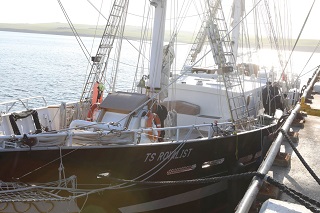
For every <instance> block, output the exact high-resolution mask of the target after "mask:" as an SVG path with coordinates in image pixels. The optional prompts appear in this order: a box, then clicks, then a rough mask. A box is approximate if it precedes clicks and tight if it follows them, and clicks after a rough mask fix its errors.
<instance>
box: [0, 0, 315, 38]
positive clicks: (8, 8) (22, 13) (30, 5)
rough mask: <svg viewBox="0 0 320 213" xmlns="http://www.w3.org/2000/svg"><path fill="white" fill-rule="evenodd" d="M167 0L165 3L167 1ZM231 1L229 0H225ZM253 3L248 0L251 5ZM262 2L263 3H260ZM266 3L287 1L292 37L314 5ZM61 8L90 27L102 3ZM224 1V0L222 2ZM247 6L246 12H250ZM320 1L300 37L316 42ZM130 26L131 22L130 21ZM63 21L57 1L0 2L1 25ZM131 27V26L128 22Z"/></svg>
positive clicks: (107, 0) (296, 0)
mask: <svg viewBox="0 0 320 213" xmlns="http://www.w3.org/2000/svg"><path fill="white" fill-rule="evenodd" d="M169 1H170V0H168V2H169ZM225 1H230V0H225ZM252 1H253V0H247V2H252ZM263 1H264V0H263ZM269 1H287V2H289V3H290V5H291V19H292V23H293V27H294V29H293V34H295V35H297V34H298V33H299V31H300V28H301V27H302V25H303V22H304V19H305V17H306V16H307V13H308V11H309V9H310V7H311V5H312V3H313V0H303V1H302V0H269ZM61 2H62V4H63V6H64V7H65V9H66V11H67V12H68V15H69V17H70V18H71V20H72V22H73V23H74V24H92V25H95V24H96V23H97V17H98V14H97V12H95V9H94V8H93V7H92V6H91V5H90V3H89V2H91V3H92V4H94V5H95V6H96V7H97V8H100V5H101V0H61ZM142 2H144V1H142V0H135V1H131V3H130V7H134V8H135V13H136V15H137V16H138V15H139V14H142V12H143V9H142V8H143V5H142ZM222 2H223V0H222ZM111 3H112V1H111V0H104V1H103V8H104V9H103V10H102V11H104V15H105V16H106V17H108V15H107V14H108V12H109V11H110V9H109V8H110V5H111ZM249 8H250V7H249V6H248V5H247V10H249ZM319 11H320V1H316V3H315V5H314V8H313V11H312V13H311V15H310V18H309V21H308V23H307V25H306V27H305V31H304V33H303V34H302V38H310V39H319V38H320V27H319V21H320V13H319ZM129 21H131V23H132V24H134V23H135V20H134V19H132V18H131V19H130V20H129ZM49 22H62V23H66V19H65V17H64V15H63V13H62V11H61V9H60V6H59V3H58V0H0V23H49ZM129 24H130V23H129Z"/></svg>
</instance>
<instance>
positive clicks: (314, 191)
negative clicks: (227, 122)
mask: <svg viewBox="0 0 320 213" xmlns="http://www.w3.org/2000/svg"><path fill="white" fill-rule="evenodd" d="M309 100H310V101H311V103H310V104H309V105H310V107H311V109H318V110H320V94H312V95H311V97H310V98H309ZM304 118H305V122H300V123H294V124H293V125H292V126H291V128H292V130H293V131H294V132H298V135H299V137H298V141H293V142H294V146H295V147H296V149H297V150H298V152H299V153H300V155H301V156H302V157H303V159H304V160H305V162H306V163H307V164H308V165H309V167H311V169H312V170H313V172H314V173H315V174H316V175H317V176H318V177H320V163H319V161H320V117H318V116H313V115H308V114H307V115H305V117H304ZM280 152H281V153H287V154H289V155H290V157H291V159H290V161H289V162H290V163H289V165H287V166H279V165H277V164H276V163H274V165H273V166H272V167H271V169H270V171H269V173H268V175H270V176H271V177H273V178H274V179H275V180H277V181H278V182H280V183H283V184H284V185H285V186H287V187H289V188H291V189H294V190H295V191H297V192H300V193H301V194H303V195H306V196H307V197H310V198H312V199H314V200H316V201H318V202H320V197H319V196H320V185H319V184H318V182H317V181H316V180H315V179H314V178H313V177H312V175H311V174H310V173H309V171H308V170H307V169H306V167H305V166H304V165H303V164H302V162H301V161H300V159H299V158H298V156H297V154H296V153H295V152H294V150H293V149H292V147H291V146H290V144H289V143H288V142H287V140H286V139H284V140H283V141H282V145H281V148H280ZM275 190H277V189H274V188H273V189H272V190H270V191H269V194H270V195H274V194H277V193H278V198H273V199H277V200H280V201H285V202H288V203H294V204H299V205H301V204H300V203H299V202H297V201H296V200H294V199H293V198H291V197H290V196H288V195H287V194H286V193H283V192H282V193H281V192H277V191H276V192H275ZM271 197H272V196H271ZM305 210H306V211H303V212H309V211H308V210H307V209H305ZM262 212H268V210H266V211H262ZM288 212H291V211H288ZM294 212H300V211H298V209H295V210H294Z"/></svg>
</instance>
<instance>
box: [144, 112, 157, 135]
mask: <svg viewBox="0 0 320 213" xmlns="http://www.w3.org/2000/svg"><path fill="white" fill-rule="evenodd" d="M147 117H148V119H147V121H146V127H147V128H153V127H156V128H161V121H160V118H159V116H158V115H157V114H156V113H152V112H148V113H147ZM160 133H161V131H160V130H158V131H157V130H152V131H148V132H147V134H148V137H149V139H150V140H153V141H157V140H158V138H159V136H160Z"/></svg>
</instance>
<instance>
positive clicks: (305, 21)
mask: <svg viewBox="0 0 320 213" xmlns="http://www.w3.org/2000/svg"><path fill="white" fill-rule="evenodd" d="M315 2H316V0H313V3H312V5H311V7H310V9H309V12H308V15H307V17H306V19H305V20H304V23H303V25H302V27H301V30H300V32H299V35H298V38H297V39H296V42H295V43H294V45H293V48H292V50H291V52H290V55H289V58H288V60H287V62H286V64H285V66H284V68H283V70H282V73H281V75H280V78H279V80H278V81H280V80H281V76H282V75H283V74H284V71H285V70H286V67H287V65H288V62H289V61H290V59H291V56H292V53H293V51H294V49H295V48H296V46H297V43H298V41H299V39H300V36H301V34H302V32H303V30H304V27H305V25H306V23H307V20H308V19H309V16H310V13H311V11H312V9H313V5H314V3H315Z"/></svg>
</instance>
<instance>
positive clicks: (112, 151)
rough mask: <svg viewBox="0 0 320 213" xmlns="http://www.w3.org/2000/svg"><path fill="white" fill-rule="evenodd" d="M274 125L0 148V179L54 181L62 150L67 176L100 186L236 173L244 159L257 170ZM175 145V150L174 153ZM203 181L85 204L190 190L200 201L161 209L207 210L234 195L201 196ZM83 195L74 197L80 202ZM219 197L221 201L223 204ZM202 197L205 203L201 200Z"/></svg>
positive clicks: (125, 192)
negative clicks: (174, 138)
mask: <svg viewBox="0 0 320 213" xmlns="http://www.w3.org/2000/svg"><path fill="white" fill-rule="evenodd" d="M274 129H275V126H270V127H268V128H264V129H260V130H254V131H251V132H247V133H245V134H238V135H232V136H226V137H223V138H212V139H196V140H194V141H188V142H186V143H183V144H181V143H155V144H152V145H123V146H116V145H114V146H113V145H110V146H100V147H90V146H87V147H61V150H60V149H59V148H52V147H51V148H45V149H42V148H31V149H21V150H18V149H15V150H13V151H11V150H3V151H1V152H0V164H1V165H2V166H1V169H0V179H1V180H2V181H14V180H17V179H18V180H20V181H22V182H28V183H37V182H49V181H55V180H57V179H58V178H59V173H58V168H59V167H60V156H61V155H62V156H63V158H62V163H63V166H64V169H65V172H66V177H69V176H71V175H75V176H77V183H78V188H85V187H88V188H89V187H90V188H92V187H96V188H99V187H101V185H100V184H105V185H104V186H107V185H108V184H109V185H110V184H112V185H113V186H115V185H117V184H119V183H117V182H116V181H115V180H116V179H127V180H139V181H142V180H148V181H165V180H186V179H197V178H205V177H218V176H222V175H228V174H232V173H234V172H235V165H237V163H238V159H246V160H244V161H245V162H244V163H245V164H248V165H249V166H247V167H244V169H242V170H243V171H241V172H245V171H247V170H256V169H257V168H258V166H259V164H260V162H261V158H259V157H258V158H257V157H256V156H257V153H261V146H262V142H261V140H262V139H263V137H264V136H266V135H268V134H269V133H270V132H272V131H273V130H274ZM178 148H179V149H178ZM175 149H176V151H175V152H173V151H174V150H175ZM60 153H61V154H60ZM170 153H171V155H170ZM49 162H50V163H49ZM206 162H209V166H208V167H206V166H204V165H205V164H206ZM101 173H109V174H110V177H111V178H114V179H110V178H97V176H98V175H99V174H101ZM86 184H89V185H86ZM246 184H247V183H246ZM209 185H212V184H209ZM222 185H224V186H226V187H228V186H234V183H232V184H230V183H224V184H222ZM207 186H208V185H206V184H196V185H178V186H176V185H175V186H162V185H161V186H158V185H156V186H153V185H151V186H150V185H135V186H131V187H126V188H123V189H108V190H105V191H103V192H100V193H94V194H91V195H89V199H88V200H87V202H86V203H85V204H86V207H85V208H87V209H90V208H91V207H93V206H95V205H97V206H100V207H102V208H104V209H106V210H108V212H113V211H114V212H118V208H120V207H126V206H132V205H136V204H141V203H149V204H150V205H153V203H150V202H152V201H158V202H156V203H158V204H157V205H158V207H157V208H163V207H161V202H160V201H165V200H163V199H165V198H168V197H171V198H173V197H172V196H175V197H177V198H178V197H179V196H180V197H184V196H187V194H190V196H193V195H192V193H191V192H193V193H194V194H197V195H199V200H192V199H191V201H190V200H189V201H188V202H187V203H181V204H179V205H178V204H177V205H176V204H174V202H173V204H172V206H165V207H164V209H166V210H167V211H166V212H171V211H176V210H177V208H186V209H189V210H191V209H194V210H195V211H192V212H209V211H211V209H212V208H215V209H218V211H219V209H221V208H222V207H223V206H225V201H226V197H228V199H229V198H230V197H234V196H233V195H231V196H230V192H232V193H233V191H232V190H233V189H231V188H230V187H229V189H228V190H226V189H223V190H221V191H219V190H218V191H217V192H216V193H213V194H211V195H207V196H204V197H201V196H202V195H201V194H202V190H203V189H204V188H206V187H207ZM232 188H234V187H232ZM194 190H195V191H194ZM209 191H210V190H209ZM226 191H227V192H226ZM228 192H229V195H228ZM237 193H238V192H237ZM209 194H210V193H209ZM177 195H179V196H177ZM85 199H86V198H80V199H78V201H79V204H80V206H81V205H82V204H81V203H82V202H83V201H84V200H85ZM179 199H181V198H179ZM228 199H227V200H228ZM237 199H238V197H236V198H232V200H233V201H232V202H236V201H237ZM187 200H188V199H187ZM220 200H222V201H223V203H222V205H221V204H220V202H222V201H220ZM218 201H219V202H218ZM203 202H204V203H206V204H205V205H204V203H203ZM159 203H160V204H159ZM163 203H167V202H163ZM191 204H192V205H191ZM195 204H201V205H200V206H197V205H195ZM208 204H210V205H208ZM218 204H219V205H218ZM188 206H189V207H188ZM191 206H192V208H191ZM221 206H222V207H221ZM209 207H210V208H209ZM202 208H203V209H202ZM154 210H157V209H154ZM207 210H208V211H207ZM159 211H160V210H159ZM220 212H221V211H220Z"/></svg>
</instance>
